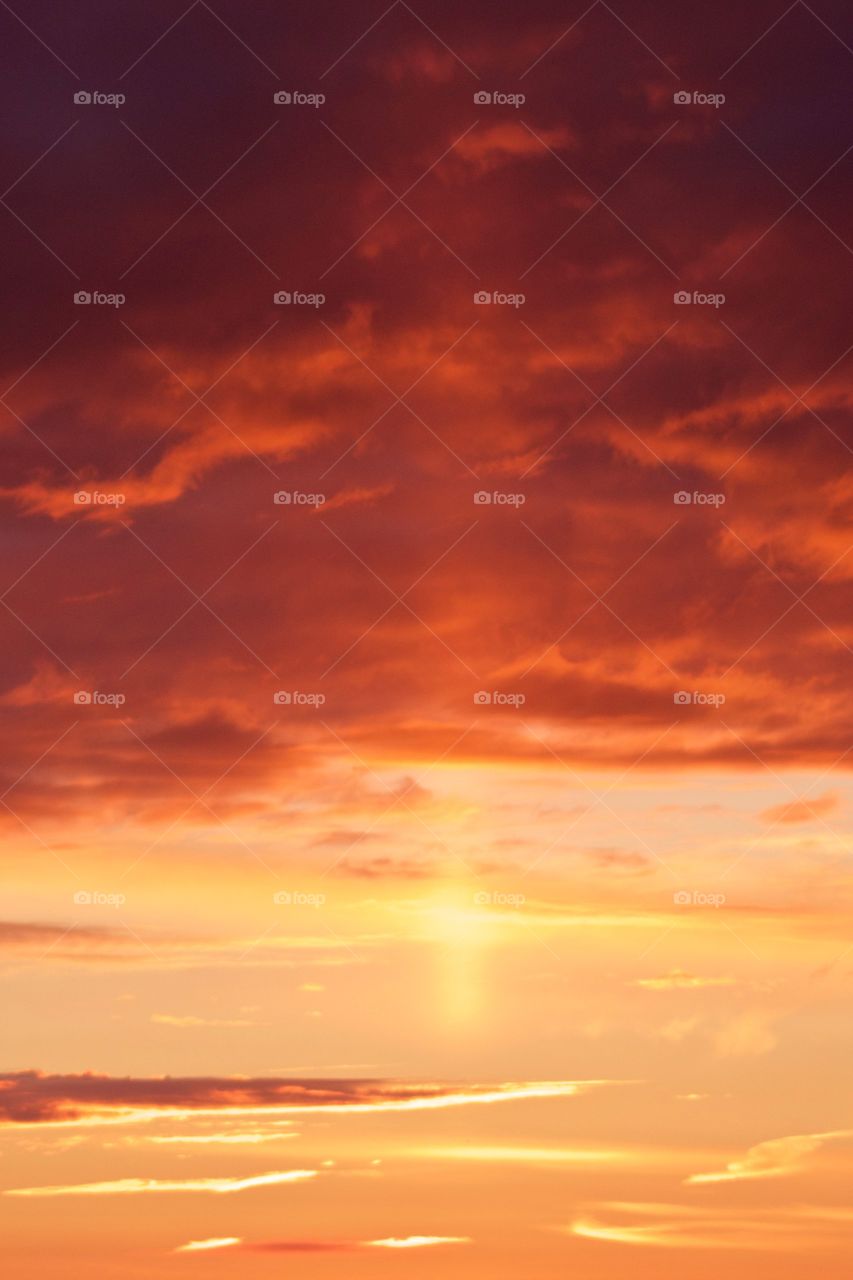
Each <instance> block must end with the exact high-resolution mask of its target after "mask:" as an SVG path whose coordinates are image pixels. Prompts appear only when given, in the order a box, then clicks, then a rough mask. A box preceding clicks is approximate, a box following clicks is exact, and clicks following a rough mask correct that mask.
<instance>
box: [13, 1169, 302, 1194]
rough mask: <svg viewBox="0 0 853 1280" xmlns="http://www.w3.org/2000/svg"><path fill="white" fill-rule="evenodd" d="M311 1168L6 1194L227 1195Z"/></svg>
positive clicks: (124, 1180)
mask: <svg viewBox="0 0 853 1280" xmlns="http://www.w3.org/2000/svg"><path fill="white" fill-rule="evenodd" d="M316 1177H317V1172H316V1170H313V1169H289V1170H287V1171H286V1172H284V1173H259V1174H256V1175H254V1176H253V1177H249V1178H177V1179H169V1178H121V1179H119V1180H118V1181H117V1182H84V1183H76V1184H71V1185H69V1186H56V1187H14V1188H11V1189H10V1190H8V1191H4V1192H3V1195H6V1196H27V1197H45V1198H47V1197H54V1196H118V1195H128V1196H135V1195H148V1194H151V1193H158V1194H159V1193H171V1192H180V1191H194V1192H210V1193H212V1194H214V1195H230V1194H232V1193H233V1192H236V1191H250V1190H252V1189H253V1188H255V1187H272V1186H277V1185H278V1184H279V1183H284V1182H305V1181H306V1180H308V1179H310V1178H316Z"/></svg>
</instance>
